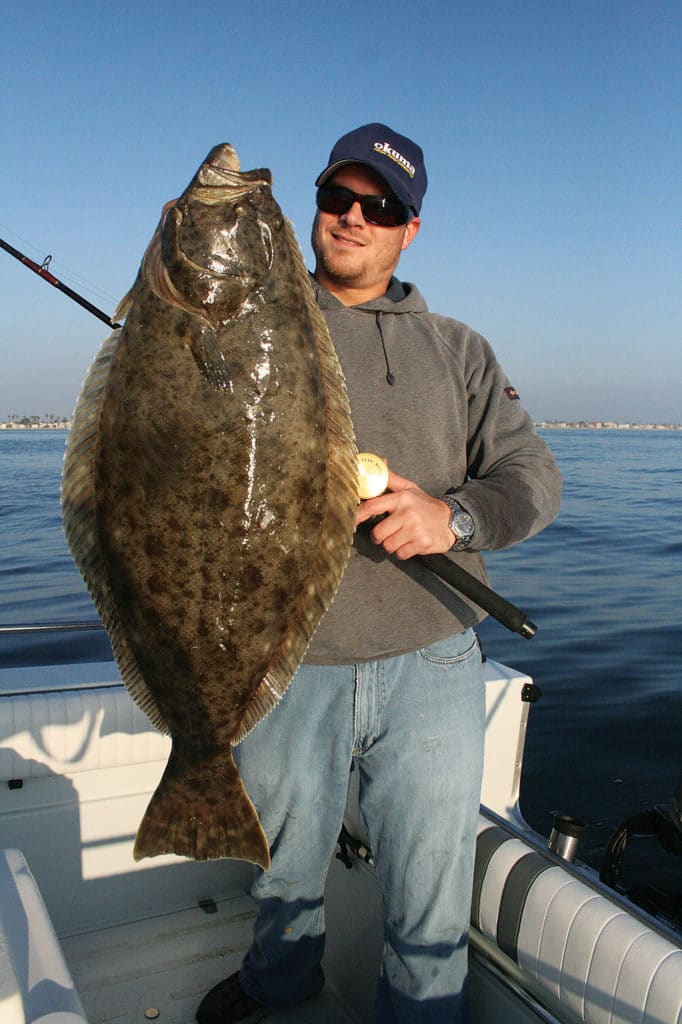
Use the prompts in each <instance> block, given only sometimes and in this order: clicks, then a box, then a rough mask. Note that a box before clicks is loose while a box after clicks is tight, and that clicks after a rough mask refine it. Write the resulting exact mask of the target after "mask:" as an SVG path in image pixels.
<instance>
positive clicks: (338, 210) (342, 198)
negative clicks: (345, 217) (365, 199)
mask: <svg viewBox="0 0 682 1024" xmlns="http://www.w3.org/2000/svg"><path fill="white" fill-rule="evenodd" d="M316 202H317V207H318V209H319V210H322V211H323V213H335V214H338V215H341V214H342V213H347V212H348V210H350V208H351V206H352V205H353V203H354V202H355V196H354V195H353V193H352V192H350V191H349V190H348V189H347V188H334V186H333V185H320V187H319V188H318V190H317V199H316Z"/></svg>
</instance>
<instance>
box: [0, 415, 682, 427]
mask: <svg viewBox="0 0 682 1024" xmlns="http://www.w3.org/2000/svg"><path fill="white" fill-rule="evenodd" d="M535 426H536V427H539V428H540V429H541V430H682V423H616V422H613V421H610V420H608V421H607V420H588V421H585V420H581V421H579V422H574V423H572V422H569V421H568V420H542V421H539V422H536V423H535ZM70 428H71V420H57V419H55V420H49V421H48V420H39V419H36V418H35V417H33V416H26V417H23V418H22V419H21V420H19V421H14V420H2V421H0V430H69V429H70Z"/></svg>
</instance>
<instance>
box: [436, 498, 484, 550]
mask: <svg viewBox="0 0 682 1024" xmlns="http://www.w3.org/2000/svg"><path fill="white" fill-rule="evenodd" d="M441 501H444V502H445V504H446V505H447V506H448V508H449V509H450V522H449V523H448V526H449V527H450V529H451V530H452V532H453V533H454V535H455V537H456V538H457V540H456V541H455V543H454V544H453V545H452V547H451V548H450V550H451V551H461V550H462V549H463V548H465V547H467V545H468V544H470V543H471V540H472V538H473V536H474V532H475V530H476V527H475V526H474V521H473V519H472V518H471V516H470V515H469V513H468V512H467V511H466V509H463V508H462V506H461V505H460V503H459V502H458V501H457V499H456V498H453V497H452V495H450V494H446V495H444V496H443V498H441Z"/></svg>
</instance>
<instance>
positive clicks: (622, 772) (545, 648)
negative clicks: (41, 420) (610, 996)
mask: <svg viewBox="0 0 682 1024" xmlns="http://www.w3.org/2000/svg"><path fill="white" fill-rule="evenodd" d="M543 436H544V437H545V439H546V440H547V442H548V444H549V445H550V447H551V448H552V450H553V451H554V453H555V455H556V458H557V460H558V462H559V465H560V467H561V470H562V473H563V476H564V499H563V504H562V511H561V514H560V516H559V519H558V520H557V521H556V522H555V523H554V524H552V526H550V527H549V528H548V529H547V530H545V531H544V532H543V533H542V534H540V535H539V536H538V537H535V538H533V539H532V540H530V541H527V542H526V543H524V544H523V545H520V546H519V547H517V548H514V549H512V550H509V551H504V552H496V553H493V554H492V555H490V556H489V557H488V558H487V563H488V567H489V571H490V576H491V582H492V585H493V587H494V588H495V589H496V590H498V591H499V592H500V593H501V594H502V595H503V596H504V597H506V598H508V600H510V601H512V602H513V603H514V604H516V605H518V606H520V607H521V608H523V609H524V611H525V612H526V613H527V614H528V616H529V617H530V618H531V619H532V620H533V621H534V622H535V623H536V624H537V625H538V633H537V635H536V636H535V637H534V638H533V639H532V640H530V641H529V640H524V639H523V638H521V637H518V636H516V635H515V634H512V633H509V632H507V631H506V630H505V629H504V628H503V627H502V626H500V625H499V624H498V623H496V622H494V621H492V620H488V621H487V622H485V623H484V624H483V626H482V627H481V629H480V635H481V639H482V641H483V644H484V648H485V650H486V653H487V654H488V655H489V656H490V657H491V658H494V659H495V660H497V661H502V662H505V663H506V664H509V665H512V666H514V667H516V668H518V669H521V670H523V671H526V672H528V673H529V674H530V675H532V676H533V678H534V679H535V681H536V682H537V683H538V684H539V686H540V687H541V688H542V691H543V697H542V699H541V700H540V701H539V702H538V703H537V704H535V705H534V707H533V709H532V712H531V719H530V728H529V735H528V741H527V744H526V757H525V763H524V776H523V785H522V790H523V793H522V809H523V811H524V814H525V815H526V817H527V819H528V820H529V821H530V823H531V824H532V825H534V826H535V827H536V828H537V829H538V830H539V831H540V832H543V833H545V834H547V833H548V832H549V829H550V828H551V813H552V811H554V810H557V811H560V812H561V813H565V814H573V815H574V816H576V817H580V818H583V819H586V820H587V822H588V824H589V827H588V830H587V832H586V834H585V837H584V839H583V843H582V846H581V849H580V855H581V856H582V857H583V858H584V859H586V860H588V861H592V862H593V863H595V864H598V863H599V859H600V856H601V851H602V850H603V847H604V844H605V842H606V841H607V839H608V837H609V835H610V834H611V832H612V831H613V829H614V828H615V827H616V826H617V825H619V824H620V823H621V822H622V821H623V820H624V819H626V818H627V817H629V816H630V815H631V814H633V813H635V812H636V811H639V810H644V809H647V808H649V807H652V806H653V805H655V804H660V805H665V806H667V805H669V804H670V801H671V798H672V795H673V792H674V789H675V786H676V783H677V778H678V774H679V771H680V768H681V767H682V744H681V743H680V727H681V725H682V685H681V683H682V628H681V618H682V607H681V605H682V601H681V599H682V572H681V571H682V530H681V529H680V511H679V510H680V508H681V507H682V432H672V431H671V432H662V431H656V432H650V431H626V430H624V431H617V430H608V431H606V430H602V431H588V430H549V431H545V432H543ZM65 438H66V434H65V432H63V431H11V432H10V431H3V432H0V625H7V624H16V623H20V624H24V623H42V622H70V621H87V620H93V619H95V618H96V612H95V609H94V607H93V605H92V603H91V601H90V598H89V596H88V594H87V591H86V590H85V587H84V585H83V584H82V582H81V580H80V576H79V575H78V573H77V571H76V569H75V568H74V565H73V563H72V561H71V558H70V555H69V553H68V551H67V548H66V545H65V542H64V540H63V537H62V534H61V528H60V517H59V500H58V494H59V480H60V473H61V460H62V452H63V449H64V443H65ZM74 651H77V657H78V659H79V660H85V661H87V660H101V659H105V658H110V657H111V652H110V649H109V646H108V642H107V640H106V637H105V635H104V634H103V633H102V632H101V631H89V632H85V633H77V634H71V635H70V637H68V638H65V637H64V636H58V635H57V636H55V635H53V634H50V635H48V636H47V637H45V638H43V639H41V640H37V639H36V638H35V637H19V638H17V637H14V638H8V637H6V636H2V635H1V634H0V667H2V666H3V665H4V666H8V665H17V664H46V663H52V662H55V661H69V660H71V659H72V657H73V655H74ZM643 842H644V841H640V845H641V843H643ZM641 856H643V857H646V851H643V852H642V853H641ZM666 857H667V855H666ZM663 871H664V872H668V871H671V872H672V873H673V874H674V873H675V872H676V873H677V882H678V885H677V888H681V887H682V885H681V884H680V861H679V858H678V859H677V860H676V861H675V862H674V863H673V866H672V868H669V867H668V866H667V864H665V865H664V866H663Z"/></svg>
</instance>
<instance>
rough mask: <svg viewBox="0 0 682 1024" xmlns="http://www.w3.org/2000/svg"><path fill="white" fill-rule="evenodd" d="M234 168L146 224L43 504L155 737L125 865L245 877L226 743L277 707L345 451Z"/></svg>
mask: <svg viewBox="0 0 682 1024" xmlns="http://www.w3.org/2000/svg"><path fill="white" fill-rule="evenodd" d="M238 168H239V164H238V160H237V157H236V154H235V152H234V150H233V149H232V147H230V146H228V145H226V144H223V145H221V146H218V147H215V148H214V149H213V150H212V151H211V153H210V154H209V156H208V157H207V159H206V161H205V162H204V164H203V165H202V166H201V168H200V169H199V171H198V172H197V175H196V176H195V178H194V179H193V181H192V182H191V183H190V185H189V186H188V188H187V189H186V191H185V192H184V193H183V195H182V196H181V197H180V199H178V200H177V201H176V202H175V203H174V204H173V205H171V206H170V207H169V208H167V209H166V210H165V213H164V216H163V217H162V221H161V224H160V226H159V229H158V230H157V233H156V235H155V236H154V238H153V239H152V242H151V243H150V246H149V248H148V250H147V253H146V254H145V257H144V260H143V262H142V265H141V268H140V272H139V274H138V278H137V280H136V282H135V284H134V286H133V288H132V289H131V292H130V293H129V295H128V296H127V297H126V299H125V300H124V301H123V303H122V304H121V307H119V310H121V311H122V312H126V313H127V315H126V321H125V325H124V327H123V329H122V330H121V331H118V332H115V333H114V334H113V335H112V336H111V338H109V339H108V340H107V341H106V342H105V344H104V345H103V347H102V350H101V352H100V354H99V356H98V359H97V360H96V362H95V363H94V364H93V367H92V368H91V370H90V373H89V375H88V378H87V379H86V381H85V384H84V386H83V391H82V393H81V396H80V398H79V403H78V406H77V410H76V414H75V417H74V424H73V428H72V431H71V434H70V438H69V443H68V446H67V453H66V457H65V471H64V479H63V484H62V504H63V513H64V525H65V531H66V535H67V540H68V542H69V544H70V546H71V549H72V552H73V555H74V558H75V560H76V562H77V564H78V565H79V567H80V569H81V572H82V573H83V576H84V578H85V580H86V583H87V584H88V586H89V588H90V590H91V593H92V595H93V598H94V600H95V603H96V604H97V606H98V609H99V611H100V615H101V616H102V620H103V622H104V624H105V626H106V627H107V630H108V632H109V636H110V638H111V641H112V647H113V650H114V655H115V657H116V659H117V662H118V664H119V667H120V669H121V674H122V677H123V679H124V681H125V682H126V685H128V687H129V689H130V692H131V694H132V695H133V697H134V698H135V699H136V700H137V701H138V703H139V704H140V705H141V706H142V707H143V708H144V710H145V711H146V712H147V714H148V715H149V717H150V718H151V720H152V721H153V722H155V724H157V725H158V726H159V727H161V728H166V729H167V730H168V731H169V732H170V734H171V736H172V752H171V755H170V758H169V762H168V765H167V768H166V771H165V773H164V776H163V778H162V780H161V782H160V784H159V787H158V789H157V791H156V793H155V794H154V796H153V797H152V800H151V802H150V805H149V808H148V809H147V812H146V814H145V817H144V819H143V821H142V823H141V825H140V829H139V831H138V835H137V840H136V845H135V857H136V858H140V857H145V856H154V855H156V854H161V853H178V854H182V855H185V856H189V857H194V858H197V859H205V858H212V857H236V858H243V859H246V860H250V861H253V862H254V863H256V864H260V865H261V866H263V867H266V868H267V867H268V866H269V851H268V844H267V841H266V838H265V836H264V834H263V831H262V828H261V825H260V822H259V820H258V816H257V814H256V812H255V809H254V808H253V805H252V804H251V801H250V799H249V798H248V795H247V794H246V791H245V790H244V787H243V785H242V782H241V779H240V778H239V775H238V773H237V770H236V767H235V765H234V761H233V758H232V755H231V752H230V746H231V744H234V743H236V742H239V740H240V739H242V738H243V737H244V736H245V735H246V734H247V733H248V732H249V731H250V729H252V728H253V727H254V726H256V725H257V723H258V721H260V719H261V718H262V717H263V716H264V715H265V714H267V713H268V712H269V711H270V710H271V709H272V708H273V707H274V706H275V705H276V704H277V702H278V701H279V699H280V698H281V696H282V695H283V694H284V692H285V690H286V688H287V686H288V685H289V682H290V680H291V678H292V676H293V674H294V672H295V670H296V667H297V666H298V664H299V662H300V660H301V658H302V656H303V654H304V652H305V649H306V647H307V645H308V643H309V641H310V638H311V636H312V634H313V632H314V630H315V628H316V626H317V623H318V622H319V620H320V618H321V617H322V615H323V614H324V611H325V609H326V608H327V607H328V605H329V603H330V602H331V600H332V599H333V595H334V593H335V591H336V588H337V586H338V583H339V581H340V579H341V576H342V574H343V571H344V568H345V565H346V561H347V559H348V555H349V551H350V545H351V542H352V536H353V529H354V513H355V507H356V504H357V472H356V457H357V452H356V450H355V442H354V438H353V431H352V424H351V419H350V409H349V406H348V401H347V397H346V392H345V385H344V381H343V376H342V373H341V369H340V366H339V364H338V361H337V360H336V355H335V353H334V350H333V346H332V344H331V341H330V339H329V335H328V332H327V329H326V325H325V323H324V320H323V318H322V316H321V314H320V313H319V310H318V309H317V306H316V304H315V301H314V298H313V295H312V289H311V288H310V284H309V281H308V276H307V272H306V270H305V267H304V264H303V261H302V257H301V255H300V251H299V249H298V245H297V243H296V240H295V238H294V236H293V232H292V230H291V228H290V226H289V224H288V223H287V222H286V221H285V220H284V218H283V217H282V214H281V212H280V209H279V207H278V205H277V203H276V202H275V200H274V198H273V196H272V193H271V189H270V175H269V172H268V171H264V170H259V171H251V172H246V173H241V172H240V171H239V169H238ZM302 727H304V723H303V725H302Z"/></svg>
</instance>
